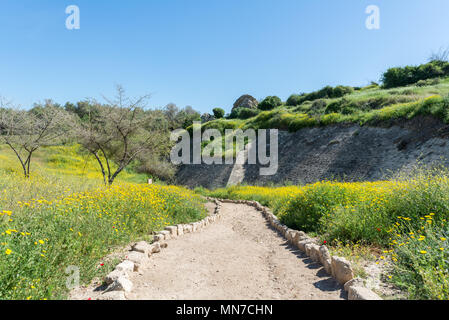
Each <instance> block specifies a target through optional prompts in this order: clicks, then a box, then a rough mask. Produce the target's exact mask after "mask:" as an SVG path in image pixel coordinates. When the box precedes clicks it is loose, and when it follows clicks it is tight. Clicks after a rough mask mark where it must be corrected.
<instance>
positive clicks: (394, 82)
mask: <svg viewBox="0 0 449 320" xmlns="http://www.w3.org/2000/svg"><path fill="white" fill-rule="evenodd" d="M448 75H449V62H447V61H438V60H435V61H431V62H429V63H427V64H423V65H420V66H406V67H402V68H390V69H388V70H387V71H386V72H385V73H384V74H383V75H382V82H383V86H384V87H385V88H396V87H403V86H407V85H410V84H414V83H417V82H418V81H420V80H426V79H432V78H439V77H445V76H448Z"/></svg>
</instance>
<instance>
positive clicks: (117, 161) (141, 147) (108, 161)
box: [78, 86, 168, 185]
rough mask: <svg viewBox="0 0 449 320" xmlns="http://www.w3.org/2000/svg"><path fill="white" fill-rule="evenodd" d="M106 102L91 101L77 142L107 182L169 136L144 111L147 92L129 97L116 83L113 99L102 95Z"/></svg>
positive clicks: (149, 114) (109, 183) (157, 146)
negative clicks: (96, 165)
mask: <svg viewBox="0 0 449 320" xmlns="http://www.w3.org/2000/svg"><path fill="white" fill-rule="evenodd" d="M104 99H105V100H106V102H107V104H106V105H101V104H99V103H98V102H95V101H93V102H92V103H91V108H92V109H94V110H95V111H96V112H95V113H93V112H92V113H90V114H89V117H88V120H87V121H83V122H81V124H80V126H79V130H78V137H79V142H80V143H81V145H82V146H83V147H84V148H85V149H86V150H88V151H89V152H90V153H91V154H92V155H93V156H94V157H95V159H96V160H97V162H98V164H99V166H100V170H101V173H102V175H103V180H104V183H105V184H106V185H112V184H113V182H114V180H115V178H116V177H117V176H118V175H119V174H120V173H121V172H122V171H123V170H124V169H125V168H126V167H127V166H128V165H130V164H131V162H133V161H134V160H136V159H137V158H138V156H140V155H142V154H144V153H148V152H151V151H156V150H159V149H161V148H166V147H167V144H166V143H163V142H162V141H164V139H167V138H166V137H167V136H168V135H167V134H166V131H164V130H163V129H161V128H160V126H159V125H158V123H157V122H158V117H154V115H153V114H152V113H151V112H148V111H146V110H145V109H146V103H147V101H148V99H149V95H144V96H141V97H138V98H136V99H132V98H129V97H127V96H126V95H125V91H124V89H123V88H122V87H121V86H117V94H116V97H115V98H114V99H108V98H105V97H104Z"/></svg>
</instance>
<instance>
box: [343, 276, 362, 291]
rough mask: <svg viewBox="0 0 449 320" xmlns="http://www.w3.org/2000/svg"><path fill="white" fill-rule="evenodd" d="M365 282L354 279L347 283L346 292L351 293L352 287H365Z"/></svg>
mask: <svg viewBox="0 0 449 320" xmlns="http://www.w3.org/2000/svg"><path fill="white" fill-rule="evenodd" d="M364 286H365V284H364V281H363V279H361V278H354V279H352V280H349V281H348V282H346V283H345V286H344V287H345V291H349V288H350V287H364Z"/></svg>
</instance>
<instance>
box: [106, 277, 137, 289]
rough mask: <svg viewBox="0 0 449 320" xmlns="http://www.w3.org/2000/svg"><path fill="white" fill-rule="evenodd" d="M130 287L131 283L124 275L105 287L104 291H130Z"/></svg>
mask: <svg viewBox="0 0 449 320" xmlns="http://www.w3.org/2000/svg"><path fill="white" fill-rule="evenodd" d="M132 289H133V283H132V282H131V281H130V280H129V279H128V278H126V277H120V278H118V279H117V280H115V281H114V282H113V283H112V284H111V285H110V286H109V287H108V288H107V289H106V291H105V293H106V292H111V291H124V292H131V290H132Z"/></svg>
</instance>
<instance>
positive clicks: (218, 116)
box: [212, 108, 225, 119]
mask: <svg viewBox="0 0 449 320" xmlns="http://www.w3.org/2000/svg"><path fill="white" fill-rule="evenodd" d="M212 112H213V113H214V116H215V118H216V119H221V118H223V117H224V115H225V111H224V110H223V109H222V108H214V109H213V110H212Z"/></svg>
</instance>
